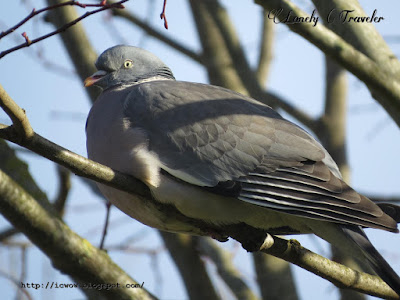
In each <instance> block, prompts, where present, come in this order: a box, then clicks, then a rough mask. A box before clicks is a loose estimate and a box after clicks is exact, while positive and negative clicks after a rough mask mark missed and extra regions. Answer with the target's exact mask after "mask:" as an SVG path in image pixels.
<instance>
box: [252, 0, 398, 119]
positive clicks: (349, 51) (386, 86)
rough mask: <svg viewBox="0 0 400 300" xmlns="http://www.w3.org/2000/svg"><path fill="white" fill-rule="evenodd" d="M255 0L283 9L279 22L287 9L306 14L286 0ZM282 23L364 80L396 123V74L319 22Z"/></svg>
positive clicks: (270, 7) (272, 10)
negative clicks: (315, 23)
mask: <svg viewBox="0 0 400 300" xmlns="http://www.w3.org/2000/svg"><path fill="white" fill-rule="evenodd" d="M256 2H257V3H258V4H260V5H261V6H262V7H264V9H267V10H269V11H270V12H272V13H276V12H277V11H278V10H279V9H283V13H281V14H279V16H277V17H278V18H279V20H280V22H282V21H284V18H285V17H286V16H287V14H288V12H289V11H291V16H292V17H293V18H294V17H303V18H305V17H309V16H308V15H307V14H306V13H305V12H303V11H301V10H300V9H299V8H298V7H297V6H295V5H294V4H293V3H291V2H290V1H288V0H268V1H267V0H256ZM291 20H293V19H291ZM271 21H272V20H271ZM286 25H287V26H288V27H289V28H290V30H292V31H294V32H296V33H298V34H299V35H301V36H302V37H304V38H305V39H307V40H308V41H309V42H311V43H312V44H314V45H315V46H317V47H318V48H319V49H320V50H322V51H323V52H324V53H325V54H327V55H329V56H330V57H331V58H332V59H333V60H335V61H336V62H338V63H339V64H341V65H342V66H343V67H345V68H346V69H347V70H349V71H350V72H351V73H353V74H354V75H355V76H356V77H357V78H359V79H360V80H361V81H363V82H364V83H366V84H367V86H369V87H370V88H371V89H372V91H373V93H372V95H373V96H374V97H375V98H376V100H377V101H378V102H379V103H380V104H381V105H382V107H384V108H385V110H386V111H387V112H388V114H389V115H390V116H391V117H392V119H393V120H394V121H395V122H396V123H397V125H398V126H400V82H399V81H398V80H397V78H395V77H394V76H392V74H391V73H389V72H387V71H385V70H384V69H382V68H381V67H380V66H379V65H378V64H376V63H375V62H374V61H372V60H371V59H370V58H368V57H367V56H365V55H364V54H362V53H361V52H359V51H357V50H356V49H355V48H354V47H352V46H351V45H349V44H348V43H346V42H345V41H344V40H343V39H342V38H340V37H339V36H337V35H336V34H335V33H333V32H332V31H330V30H329V29H327V28H326V27H325V26H323V25H321V24H318V25H317V26H315V27H314V26H313V25H312V24H309V23H305V22H304V23H292V22H291V23H286Z"/></svg>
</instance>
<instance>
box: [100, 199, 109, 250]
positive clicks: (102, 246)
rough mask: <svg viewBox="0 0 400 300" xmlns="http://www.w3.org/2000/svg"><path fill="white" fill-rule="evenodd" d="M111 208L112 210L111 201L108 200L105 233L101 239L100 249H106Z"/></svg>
mask: <svg viewBox="0 0 400 300" xmlns="http://www.w3.org/2000/svg"><path fill="white" fill-rule="evenodd" d="M110 210H111V202H110V201H108V200H107V201H106V220H105V222H104V227H103V234H102V235H101V241H100V247H99V248H100V249H104V242H105V240H106V235H107V230H108V224H109V222H110Z"/></svg>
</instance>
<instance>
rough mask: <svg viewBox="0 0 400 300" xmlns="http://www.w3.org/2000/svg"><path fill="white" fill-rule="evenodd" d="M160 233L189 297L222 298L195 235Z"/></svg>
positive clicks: (198, 299) (195, 299)
mask: <svg viewBox="0 0 400 300" xmlns="http://www.w3.org/2000/svg"><path fill="white" fill-rule="evenodd" d="M159 233H160V236H161V238H162V239H163V241H164V244H165V246H167V248H168V250H169V253H170V255H171V257H172V259H173V260H174V262H175V265H176V266H177V268H178V269H179V273H180V274H181V276H182V279H183V281H184V283H185V287H186V291H187V294H188V296H189V299H193V300H203V299H212V300H217V299H220V297H219V296H218V294H217V292H216V291H215V288H214V286H213V284H212V282H211V280H210V277H209V276H208V273H207V270H206V268H205V265H204V263H203V261H202V260H201V259H200V256H199V253H198V251H197V250H196V248H195V243H194V237H193V236H190V235H187V234H182V233H178V234H177V233H170V232H165V231H159ZM193 274H196V276H193Z"/></svg>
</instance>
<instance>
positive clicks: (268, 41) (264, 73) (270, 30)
mask: <svg viewBox="0 0 400 300" xmlns="http://www.w3.org/2000/svg"><path fill="white" fill-rule="evenodd" d="M274 28H275V24H274V23H273V22H271V20H269V19H268V17H267V14H266V12H265V11H263V22H262V31H261V45H260V50H259V51H260V53H259V56H258V64H257V79H258V82H259V83H260V85H263V84H264V83H265V82H266V81H267V78H268V74H269V70H270V67H271V62H272V58H273V54H272V49H273V43H274Z"/></svg>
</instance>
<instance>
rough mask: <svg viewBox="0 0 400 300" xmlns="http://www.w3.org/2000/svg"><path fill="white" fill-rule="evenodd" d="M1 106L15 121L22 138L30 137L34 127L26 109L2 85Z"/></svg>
mask: <svg viewBox="0 0 400 300" xmlns="http://www.w3.org/2000/svg"><path fill="white" fill-rule="evenodd" d="M0 107H1V108H2V109H3V110H4V111H5V112H6V114H7V115H8V116H9V117H10V119H11V120H12V122H13V127H14V128H15V130H16V131H17V132H18V135H19V136H20V138H22V139H29V138H31V137H32V135H33V129H32V127H31V125H30V124H29V120H28V118H27V117H26V114H25V111H24V110H23V109H21V108H20V107H19V106H18V105H17V104H16V103H15V102H14V101H13V100H12V99H11V97H10V96H9V95H8V94H7V92H6V91H5V90H4V89H3V87H2V86H1V85H0Z"/></svg>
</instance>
